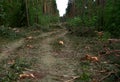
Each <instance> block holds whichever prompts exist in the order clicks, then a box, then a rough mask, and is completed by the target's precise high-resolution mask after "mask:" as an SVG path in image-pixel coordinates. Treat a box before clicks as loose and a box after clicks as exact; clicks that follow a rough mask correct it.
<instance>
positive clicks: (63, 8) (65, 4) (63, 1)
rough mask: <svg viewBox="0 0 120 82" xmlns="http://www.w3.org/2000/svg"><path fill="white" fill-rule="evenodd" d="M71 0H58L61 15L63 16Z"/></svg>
mask: <svg viewBox="0 0 120 82" xmlns="http://www.w3.org/2000/svg"><path fill="white" fill-rule="evenodd" d="M68 1H69V0H56V4H57V9H58V10H59V16H60V17H62V16H64V14H65V13H66V8H67V7H68Z"/></svg>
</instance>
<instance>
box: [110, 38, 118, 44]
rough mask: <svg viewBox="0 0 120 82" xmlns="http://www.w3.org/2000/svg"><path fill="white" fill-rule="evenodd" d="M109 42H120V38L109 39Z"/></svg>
mask: <svg viewBox="0 0 120 82" xmlns="http://www.w3.org/2000/svg"><path fill="white" fill-rule="evenodd" d="M108 41H109V43H120V39H108Z"/></svg>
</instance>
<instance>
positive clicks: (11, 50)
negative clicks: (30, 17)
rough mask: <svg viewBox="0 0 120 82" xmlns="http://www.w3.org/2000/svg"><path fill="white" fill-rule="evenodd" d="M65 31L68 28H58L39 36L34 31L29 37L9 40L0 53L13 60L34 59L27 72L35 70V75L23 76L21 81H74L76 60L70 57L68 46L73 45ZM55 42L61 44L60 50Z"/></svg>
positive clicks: (19, 81) (29, 60)
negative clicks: (61, 42)
mask: <svg viewBox="0 0 120 82" xmlns="http://www.w3.org/2000/svg"><path fill="white" fill-rule="evenodd" d="M66 33H67V31H66V30H65V29H59V30H58V29H57V30H54V31H52V32H46V33H42V34H39V35H37V36H36V35H34V33H31V34H29V35H28V39H21V40H19V41H16V42H13V43H10V44H7V45H6V46H7V48H4V51H3V52H1V53H0V54H2V57H0V59H1V60H2V59H6V60H7V61H9V60H10V61H11V60H16V58H19V59H22V58H24V59H25V60H26V61H27V62H31V65H30V68H28V69H27V72H29V73H33V74H34V76H35V77H34V78H32V79H27V80H26V79H21V80H18V82H73V80H72V79H73V77H74V76H75V73H74V71H75V65H76V63H75V62H74V61H73V60H72V59H70V58H69V56H70V55H69V54H70V53H71V52H72V50H70V49H69V46H71V45H70V43H68V42H69V39H68V38H67V37H66V36H65V35H66ZM60 40H61V41H63V42H64V44H63V45H62V44H59V41H60ZM53 45H55V46H57V47H58V48H59V46H60V47H61V50H60V51H59V50H57V49H55V48H54V46H53ZM56 50H57V51H56ZM61 52H65V53H61ZM66 52H68V53H66ZM64 54H65V55H67V57H65V55H64Z"/></svg>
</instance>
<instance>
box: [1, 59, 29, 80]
mask: <svg viewBox="0 0 120 82" xmlns="http://www.w3.org/2000/svg"><path fill="white" fill-rule="evenodd" d="M6 63H7V62H6V61H4V63H1V64H2V65H3V66H1V67H0V75H3V76H2V78H0V81H1V82H13V81H17V80H18V79H19V74H21V73H22V72H23V71H24V70H25V68H28V67H30V63H28V61H26V59H24V58H16V59H15V62H14V63H13V64H10V65H9V64H6ZM5 65H6V66H5Z"/></svg>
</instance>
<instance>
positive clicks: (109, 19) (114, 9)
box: [104, 0, 120, 37]
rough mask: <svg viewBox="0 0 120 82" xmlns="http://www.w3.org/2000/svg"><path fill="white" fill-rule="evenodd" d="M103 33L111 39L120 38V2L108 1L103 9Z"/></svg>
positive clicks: (117, 0)
mask: <svg viewBox="0 0 120 82" xmlns="http://www.w3.org/2000/svg"><path fill="white" fill-rule="evenodd" d="M104 18H105V27H104V30H105V31H109V32H110V33H111V35H112V36H113V37H120V23H119V21H120V1H119V0H116V1H114V0H108V1H107V3H106V8H105V14H104Z"/></svg>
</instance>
